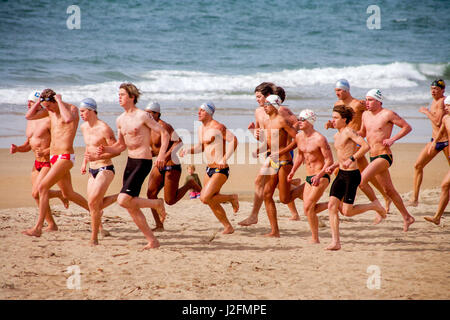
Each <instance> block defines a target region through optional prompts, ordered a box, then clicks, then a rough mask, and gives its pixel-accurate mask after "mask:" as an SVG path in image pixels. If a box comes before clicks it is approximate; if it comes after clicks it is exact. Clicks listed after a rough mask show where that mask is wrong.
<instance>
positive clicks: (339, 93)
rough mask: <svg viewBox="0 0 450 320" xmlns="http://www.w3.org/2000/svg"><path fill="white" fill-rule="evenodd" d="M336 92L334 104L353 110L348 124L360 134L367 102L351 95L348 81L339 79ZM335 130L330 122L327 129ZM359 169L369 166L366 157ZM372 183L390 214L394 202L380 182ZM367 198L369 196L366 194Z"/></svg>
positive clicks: (361, 160)
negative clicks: (336, 99)
mask: <svg viewBox="0 0 450 320" xmlns="http://www.w3.org/2000/svg"><path fill="white" fill-rule="evenodd" d="M334 92H335V93H336V97H337V98H338V101H336V102H335V103H334V105H335V106H337V105H342V104H343V105H344V106H346V107H348V108H352V110H353V112H354V114H353V119H352V121H350V123H349V124H348V127H349V128H351V129H353V130H355V131H356V132H358V131H359V130H361V122H362V115H363V113H364V112H365V111H366V101H365V100H358V99H356V98H353V97H352V95H351V94H350V84H349V82H348V81H347V80H346V79H339V80H338V81H337V82H336V85H335V89H334ZM329 128H333V122H332V121H331V120H330V121H328V122H327V123H326V124H325V129H329ZM357 164H358V168H359V170H360V171H361V172H363V170H364V169H365V168H366V167H367V166H368V165H369V162H368V161H367V159H366V157H365V156H363V157H361V158H359V159H358V161H357ZM370 183H371V184H372V185H373V186H374V187H375V188H376V189H377V190H378V191H379V192H380V193H381V195H382V196H383V198H384V201H385V209H386V211H387V212H389V208H390V206H391V203H392V200H391V199H390V198H389V197H388V196H387V194H386V193H385V192H384V190H383V188H382V187H381V185H380V184H379V183H378V181H377V180H376V179H375V178H373V179H371V180H370ZM366 196H369V195H367V194H366ZM375 200H376V198H375V199H374V198H371V199H370V201H375Z"/></svg>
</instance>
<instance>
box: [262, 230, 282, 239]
mask: <svg viewBox="0 0 450 320" xmlns="http://www.w3.org/2000/svg"><path fill="white" fill-rule="evenodd" d="M264 237H273V238H279V237H280V232H279V231H277V232H274V231H271V232H270V233H266V234H265V235H264Z"/></svg>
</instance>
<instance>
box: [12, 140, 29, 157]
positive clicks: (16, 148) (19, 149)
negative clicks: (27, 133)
mask: <svg viewBox="0 0 450 320" xmlns="http://www.w3.org/2000/svg"><path fill="white" fill-rule="evenodd" d="M30 150H31V146H30V140H29V139H27V140H26V141H25V142H24V143H23V144H22V145H21V146H16V145H15V144H11V147H10V148H9V153H11V154H13V153H16V152H28V151H30Z"/></svg>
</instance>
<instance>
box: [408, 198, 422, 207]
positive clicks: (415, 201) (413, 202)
mask: <svg viewBox="0 0 450 320" xmlns="http://www.w3.org/2000/svg"><path fill="white" fill-rule="evenodd" d="M418 205H419V200H410V201H409V202H408V203H407V204H406V206H407V207H417V206H418Z"/></svg>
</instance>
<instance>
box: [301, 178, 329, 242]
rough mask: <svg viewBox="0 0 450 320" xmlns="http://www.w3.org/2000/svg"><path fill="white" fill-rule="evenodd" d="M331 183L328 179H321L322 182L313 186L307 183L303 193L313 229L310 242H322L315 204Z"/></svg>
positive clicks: (306, 210) (304, 204)
mask: <svg viewBox="0 0 450 320" xmlns="http://www.w3.org/2000/svg"><path fill="white" fill-rule="evenodd" d="M328 184H329V181H328V179H326V178H322V179H320V183H319V185H318V186H317V187H313V186H311V185H310V184H306V185H305V192H304V195H303V208H304V209H303V210H304V212H305V214H306V216H307V217H308V223H309V227H310V229H311V235H312V237H311V240H310V243H320V241H319V219H318V218H317V213H316V212H315V206H316V203H317V201H318V200H319V199H320V197H321V196H322V194H323V192H324V191H325V189H326V188H327V186H328Z"/></svg>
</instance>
